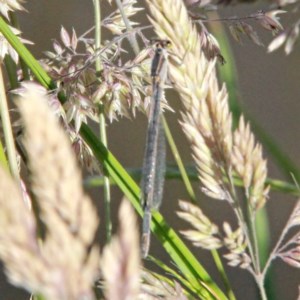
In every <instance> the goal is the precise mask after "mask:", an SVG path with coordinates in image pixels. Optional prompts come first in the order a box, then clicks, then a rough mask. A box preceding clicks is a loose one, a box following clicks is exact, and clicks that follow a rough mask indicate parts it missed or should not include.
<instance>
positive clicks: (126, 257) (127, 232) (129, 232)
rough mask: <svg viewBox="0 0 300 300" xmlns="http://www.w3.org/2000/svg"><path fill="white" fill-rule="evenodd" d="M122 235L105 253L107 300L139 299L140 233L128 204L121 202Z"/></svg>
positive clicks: (103, 270) (115, 238)
mask: <svg viewBox="0 0 300 300" xmlns="http://www.w3.org/2000/svg"><path fill="white" fill-rule="evenodd" d="M119 222H120V226H119V232H118V235H117V236H115V237H114V238H113V239H112V241H111V243H110V244H109V245H107V246H106V247H105V248H104V250H103V255H102V260H101V270H102V272H103V276H104V279H105V283H106V289H105V294H106V299H109V300H119V299H124V300H129V299H137V297H138V293H139V281H140V270H139V268H140V254H139V239H138V236H139V233H138V227H137V222H136V217H135V214H134V212H133V209H132V208H131V206H130V204H129V202H128V201H126V200H124V201H123V202H122V203H121V207H120V210H119Z"/></svg>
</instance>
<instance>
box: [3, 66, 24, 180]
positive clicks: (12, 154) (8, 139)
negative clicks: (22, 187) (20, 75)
mask: <svg viewBox="0 0 300 300" xmlns="http://www.w3.org/2000/svg"><path fill="white" fill-rule="evenodd" d="M0 115H1V121H2V127H3V133H4V140H5V145H6V149H7V156H8V164H9V168H10V171H11V174H12V175H13V177H14V178H15V179H16V180H18V181H20V175H19V168H18V163H17V153H16V148H15V142H14V137H13V133H12V128H11V121H10V117H9V112H8V105H7V97H6V92H5V86H4V79H3V73H2V67H0Z"/></svg>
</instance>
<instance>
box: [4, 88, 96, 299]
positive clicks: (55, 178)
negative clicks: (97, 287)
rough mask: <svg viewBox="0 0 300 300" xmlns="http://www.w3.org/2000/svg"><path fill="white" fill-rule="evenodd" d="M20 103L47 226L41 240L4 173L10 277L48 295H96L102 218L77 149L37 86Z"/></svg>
mask: <svg viewBox="0 0 300 300" xmlns="http://www.w3.org/2000/svg"><path fill="white" fill-rule="evenodd" d="M18 107H19V109H20V112H21V115H22V119H23V122H24V126H25V130H26V131H25V135H26V137H25V146H26V151H27V153H28V156H29V160H30V170H31V175H32V183H33V184H32V185H33V192H34V194H35V197H36V200H37V204H38V206H39V208H40V214H41V215H40V216H41V219H42V221H43V222H44V223H45V225H46V229H47V230H46V237H45V239H44V241H43V242H42V243H40V242H39V241H38V237H37V233H36V221H35V218H34V216H33V214H32V213H31V212H30V211H29V210H28V209H27V208H26V207H25V205H24V203H23V200H22V196H21V194H20V193H19V191H18V189H17V187H16V185H15V183H14V182H12V180H11V179H10V178H9V176H8V175H6V174H4V173H3V171H1V173H0V174H1V180H0V182H1V191H2V193H1V195H0V205H1V212H2V213H3V217H1V223H2V224H1V229H0V236H1V238H0V239H1V250H0V255H1V258H2V260H3V261H4V263H5V267H6V269H7V273H8V275H9V279H10V280H11V281H12V282H13V283H14V284H15V285H18V286H22V287H24V288H26V289H27V290H29V291H31V292H33V293H41V294H42V295H44V296H45V297H46V298H47V299H78V298H83V297H84V298H85V299H94V295H93V291H92V285H93V282H94V280H95V276H96V275H97V265H98V258H99V254H98V248H97V247H95V246H92V242H93V240H94V236H95V232H96V229H97V226H98V218H97V215H96V211H95V209H94V208H93V206H92V203H91V200H90V199H89V198H88V197H87V196H86V195H84V193H83V190H82V187H81V175H80V172H79V169H78V168H77V164H76V161H75V157H74V153H73V152H72V150H71V146H70V145H69V142H68V139H67V137H66V136H65V135H64V133H63V130H62V129H61V128H60V127H59V126H58V124H57V120H56V119H55V117H54V115H53V114H52V113H51V111H50V109H49V107H48V106H47V98H46V97H45V96H41V93H40V92H39V91H38V89H36V86H35V85H31V86H29V89H28V91H27V93H25V94H24V97H22V98H20V99H19V101H18ZM4 216H5V217H4Z"/></svg>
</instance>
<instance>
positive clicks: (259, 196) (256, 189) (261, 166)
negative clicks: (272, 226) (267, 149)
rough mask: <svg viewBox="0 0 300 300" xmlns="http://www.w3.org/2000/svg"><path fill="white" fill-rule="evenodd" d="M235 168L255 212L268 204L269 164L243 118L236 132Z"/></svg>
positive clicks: (233, 156)
mask: <svg viewBox="0 0 300 300" xmlns="http://www.w3.org/2000/svg"><path fill="white" fill-rule="evenodd" d="M232 161H233V167H234V170H235V171H236V173H237V174H238V175H239V176H240V177H241V179H242V180H243V185H244V188H245V190H246V193H247V196H248V197H249V201H250V204H251V206H252V208H253V209H254V210H257V209H259V208H260V207H262V206H263V205H264V204H265V202H266V197H267V194H268V191H269V188H268V187H267V188H265V181H266V178H267V162H266V160H264V159H263V158H262V148H261V145H260V144H255V141H254V136H253V134H252V133H251V131H250V126H249V124H245V121H244V118H243V117H242V118H241V119H240V122H239V127H238V128H237V129H236V131H235V132H234V146H233V152H232Z"/></svg>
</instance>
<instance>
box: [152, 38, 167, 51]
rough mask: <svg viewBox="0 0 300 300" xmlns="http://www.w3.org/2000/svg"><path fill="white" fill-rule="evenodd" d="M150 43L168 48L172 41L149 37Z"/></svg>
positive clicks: (157, 46) (155, 46) (156, 46)
mask: <svg viewBox="0 0 300 300" xmlns="http://www.w3.org/2000/svg"><path fill="white" fill-rule="evenodd" d="M151 44H152V45H153V46H154V48H156V49H157V48H170V47H171V46H172V43H171V41H170V40H163V39H151Z"/></svg>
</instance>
